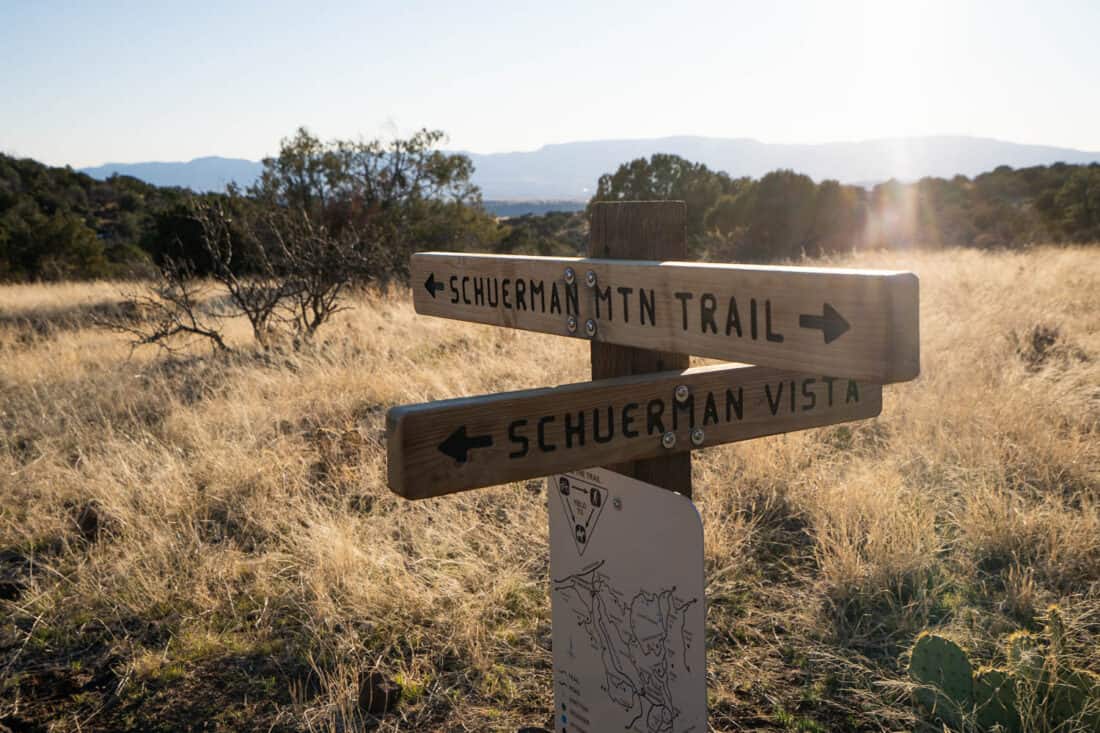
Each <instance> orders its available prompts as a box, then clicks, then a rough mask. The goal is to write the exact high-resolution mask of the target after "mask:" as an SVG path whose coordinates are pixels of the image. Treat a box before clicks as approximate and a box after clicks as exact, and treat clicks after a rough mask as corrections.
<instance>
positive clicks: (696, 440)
mask: <svg viewBox="0 0 1100 733" xmlns="http://www.w3.org/2000/svg"><path fill="white" fill-rule="evenodd" d="M705 437H706V436H705V435H704V434H703V429H702V428H695V429H694V430H692V431H691V444H692V445H702V444H703V439H704V438H705Z"/></svg>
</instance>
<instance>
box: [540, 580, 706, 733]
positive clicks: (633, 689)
mask: <svg viewBox="0 0 1100 733" xmlns="http://www.w3.org/2000/svg"><path fill="white" fill-rule="evenodd" d="M603 564H604V563H603V561H601V562H598V563H596V564H595V566H593V567H592V568H591V569H589V570H586V571H582V572H580V573H575V574H573V575H570V576H567V577H565V578H561V579H555V580H554V593H556V594H561V595H562V600H563V601H564V602H566V603H568V604H569V605H570V608H571V609H572V610H573V613H574V614H575V615H576V618H577V624H578V625H579V626H581V627H582V628H584V630H585V631H586V632H587V638H588V642H589V644H590V645H591V646H592V649H593V650H594V651H595V652H597V653H598V654H599V656H600V660H601V661H602V662H603V667H604V671H605V673H606V675H607V686H606V688H605V689H606V691H607V694H608V696H609V697H610V698H611V699H612V700H613V701H615V702H616V703H618V704H619V705H621V706H622V708H623V710H624V711H629V712H630V714H631V716H632V717H631V719H630V721H629V722H628V723H627V725H626V728H627V729H628V730H637V731H644V733H671V731H672V730H673V724H674V723H675V721H676V717H677V716H678V715H679V713H680V710H679V709H678V708H677V707H676V701H675V700H674V699H673V694H672V690H671V688H670V683H675V682H676V681H677V680H678V679H679V677H680V675H681V674H683V673H685V672H686V673H688V674H691V672H692V669H691V663H690V662H689V659H688V651H689V650H690V648H691V645H692V644H693V643H694V642H695V641H696V640H695V639H693V638H692V637H693V634H692V632H691V631H690V630H689V629H688V628H687V624H686V620H687V615H686V614H687V611H688V609H690V608H691V607H692V606H693V605H695V604H697V603H699V599H698V598H690V599H684V598H682V597H680V596H679V595H677V593H676V588H675V587H672V588H664V589H661V590H657V591H654V592H649V591H646V590H644V589H639V590H638V591H637V592H636V593H634V594H633V596H631V595H629V594H627V593H623V592H622V590H621V589H618V588H615V587H613V586H612V580H611V578H609V577H608V576H607V575H606V574H604V573H601V572H600V568H601V567H603Z"/></svg>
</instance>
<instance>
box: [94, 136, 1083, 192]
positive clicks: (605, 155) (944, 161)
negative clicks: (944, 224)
mask: <svg viewBox="0 0 1100 733" xmlns="http://www.w3.org/2000/svg"><path fill="white" fill-rule="evenodd" d="M653 153H673V154H676V155H679V156H682V157H684V158H687V159H688V160H692V161H697V162H701V163H705V164H706V165H707V166H709V167H710V168H712V169H715V170H722V171H726V172H727V173H729V174H730V175H732V176H753V177H755V178H758V177H760V176H762V175H764V174H765V173H768V172H769V171H773V170H776V169H777V168H791V169H793V170H796V171H798V172H800V173H805V174H806V175H808V176H810V177H811V178H813V179H815V180H818V181H820V180H823V179H826V178H833V179H837V180H839V181H842V182H844V183H855V184H862V185H870V184H873V183H877V182H880V181H885V180H888V179H890V178H897V179H900V180H916V179H918V178H923V177H924V176H940V177H945V178H950V177H951V176H954V175H957V174H962V175H965V176H975V175H977V174H979V173H983V172H986V171H990V170H993V169H994V168H996V167H997V166H1001V165H1008V166H1011V167H1013V168H1024V167H1028V166H1033V165H1049V164H1051V163H1057V162H1064V163H1091V162H1100V152H1088V151H1084V150H1074V149H1072V148H1057V147H1050V146H1046V145H1023V144H1020V143H1011V142H1003V141H1000V140H993V139H990V138H980V137H951V136H934V137H909V138H893V139H884V140H866V141H862V142H843V143H822V144H816V145H789V144H775V143H762V142H760V141H758V140H751V139H748V138H714V137H688V136H683V137H664V138H653V139H647V140H596V141H591V142H572V143H561V144H556V145H544V146H543V147H541V148H539V149H538V150H532V151H529V152H518V153H484V154H483V153H466V154H467V155H469V156H470V158H471V159H472V160H473V163H474V166H475V172H474V176H473V181H474V183H476V184H477V185H478V186H480V187H481V191H482V194H483V196H484V197H485V199H486V200H494V201H497V202H501V203H502V204H503V202H513V203H514V202H534V201H539V202H544V203H545V202H570V201H571V202H580V201H585V200H587V199H588V198H589V197H590V196H591V195H592V193H593V191H594V190H595V188H596V182H597V180H598V179H599V177H600V176H601V175H602V174H604V173H611V172H613V171H614V170H615V169H616V168H618V166H619V165H620V164H622V163H625V162H627V161H629V160H633V159H634V158H641V157H648V156H650V155H652V154H653ZM260 168H261V166H260V163H258V162H256V161H251V160H242V159H239V158H218V157H208V158H196V159H195V160H192V161H190V162H187V163H108V164H106V165H101V166H96V167H94V168H84V169H82V170H83V171H84V172H85V173H87V174H89V175H91V176H93V177H95V178H106V177H107V176H110V175H112V174H114V173H121V174H125V175H130V176H134V177H135V178H140V179H141V180H143V181H147V182H149V183H153V184H156V185H158V186H186V187H188V188H191V189H194V190H196V191H219V190H222V189H224V188H225V185H226V184H227V183H228V182H230V181H236V182H237V183H238V184H240V185H242V186H247V185H249V184H251V183H252V182H253V181H254V180H256V177H257V176H258V175H259V172H260ZM510 208H511V209H515V207H514V206H511V207H510ZM541 208H542V209H545V205H544V206H543V207H541Z"/></svg>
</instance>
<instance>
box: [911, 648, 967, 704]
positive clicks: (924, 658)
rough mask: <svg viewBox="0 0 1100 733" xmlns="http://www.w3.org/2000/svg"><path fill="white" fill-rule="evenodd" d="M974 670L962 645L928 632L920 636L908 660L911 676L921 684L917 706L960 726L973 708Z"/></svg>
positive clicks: (917, 694)
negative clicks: (960, 646)
mask: <svg viewBox="0 0 1100 733" xmlns="http://www.w3.org/2000/svg"><path fill="white" fill-rule="evenodd" d="M972 672H973V670H972V669H971V666H970V660H969V659H967V657H966V652H964V651H963V650H962V649H961V648H959V645H958V644H956V643H955V642H953V641H951V640H950V639H947V638H944V637H942V636H936V635H935V634H929V633H927V632H925V633H923V634H921V635H920V636H919V637H917V641H916V643H915V644H913V649H912V652H911V653H910V658H909V676H910V677H912V678H913V679H914V680H915V681H917V682H919V683H921V685H922V686H921V687H919V688H917V691H916V698H917V704H918V705H920V706H921V707H922V708H924V709H925V710H926V711H928V712H929V713H931V714H933V715H935V716H938V717H939V718H941V719H942V720H944V721H945V722H948V723H951V724H953V725H956V726H957V725H959V724H960V723H961V721H962V715H963V712H964V711H969V710H970V709H971V707H972V705H973V699H974V688H973V674H972Z"/></svg>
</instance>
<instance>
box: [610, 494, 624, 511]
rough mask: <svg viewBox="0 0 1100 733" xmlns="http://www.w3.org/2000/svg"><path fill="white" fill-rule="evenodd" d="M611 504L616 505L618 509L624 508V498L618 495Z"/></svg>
mask: <svg viewBox="0 0 1100 733" xmlns="http://www.w3.org/2000/svg"><path fill="white" fill-rule="evenodd" d="M611 506H613V507H615V508H616V509H622V508H623V500H622V499H620V498H619V497H617V496H616V497H615V498H614V499H612V500H611Z"/></svg>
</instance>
